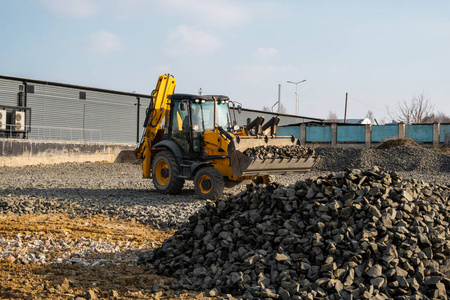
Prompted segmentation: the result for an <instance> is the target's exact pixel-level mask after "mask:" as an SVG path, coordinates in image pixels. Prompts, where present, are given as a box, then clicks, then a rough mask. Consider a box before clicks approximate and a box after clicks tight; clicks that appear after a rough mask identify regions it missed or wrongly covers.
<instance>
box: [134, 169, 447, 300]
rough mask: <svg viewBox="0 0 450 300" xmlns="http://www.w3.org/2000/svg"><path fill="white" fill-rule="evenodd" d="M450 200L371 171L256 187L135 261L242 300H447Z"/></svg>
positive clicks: (210, 209)
mask: <svg viewBox="0 0 450 300" xmlns="http://www.w3.org/2000/svg"><path fill="white" fill-rule="evenodd" d="M449 197H450V189H449V187H447V186H442V185H438V184H428V183H424V182H422V181H417V180H402V178H401V176H400V175H399V174H398V173H396V172H391V173H389V172H383V171H380V170H379V169H378V168H373V169H371V170H367V171H362V170H359V169H354V170H346V171H344V172H339V173H335V174H333V173H332V174H329V175H327V176H319V177H314V178H310V179H308V180H305V181H298V182H297V183H295V184H291V185H289V186H279V185H278V184H276V183H272V184H270V185H268V186H262V185H259V186H256V187H253V188H251V189H248V190H246V191H242V192H241V193H240V194H238V195H236V196H233V197H230V198H228V199H226V200H221V201H217V202H210V203H209V204H208V205H207V206H206V207H205V209H203V210H201V211H200V212H199V213H198V214H195V215H193V216H192V217H191V218H190V222H189V223H188V224H187V225H186V227H185V228H183V229H181V230H179V231H178V232H177V233H176V234H175V235H174V236H172V237H171V238H170V239H168V240H166V241H165V242H164V244H163V245H162V246H161V247H160V248H158V249H156V250H155V251H154V252H151V253H150V254H147V255H146V256H143V257H141V258H140V260H139V261H140V263H146V264H148V263H149V264H153V266H154V267H155V269H156V272H157V273H158V274H160V275H164V276H171V277H175V278H176V279H177V281H176V282H175V285H176V286H178V287H180V288H188V289H202V290H205V289H206V290H208V291H209V294H210V295H218V294H221V293H230V294H232V295H235V296H241V297H242V299H262V298H271V299H316V298H318V299H390V298H395V299H428V298H433V299H446V297H447V296H448V295H449V294H450V291H449V289H450V279H449V277H448V274H450V229H449V221H450V213H449V205H450V202H449Z"/></svg>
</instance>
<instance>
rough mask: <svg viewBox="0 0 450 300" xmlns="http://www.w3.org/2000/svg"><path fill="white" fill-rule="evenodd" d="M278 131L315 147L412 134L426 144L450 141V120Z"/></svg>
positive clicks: (282, 128)
mask: <svg viewBox="0 0 450 300" xmlns="http://www.w3.org/2000/svg"><path fill="white" fill-rule="evenodd" d="M277 135H280V136H291V135H293V136H294V137H296V138H299V139H300V140H301V141H302V144H304V145H308V146H311V147H317V146H326V145H330V146H336V145H339V146H342V147H366V148H369V147H371V146H373V145H376V144H377V143H381V142H383V141H385V140H388V139H391V138H408V139H412V140H414V141H415V142H417V143H419V144H423V145H425V146H426V145H429V146H435V147H436V146H438V145H439V144H449V145H450V124H438V123H435V124H413V125H405V124H403V123H400V124H395V125H392V124H389V125H374V126H372V125H367V124H366V125H361V124H339V123H337V124H317V123H314V124H300V125H298V124H295V125H288V126H280V127H279V128H278V132H277Z"/></svg>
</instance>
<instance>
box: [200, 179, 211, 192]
mask: <svg viewBox="0 0 450 300" xmlns="http://www.w3.org/2000/svg"><path fill="white" fill-rule="evenodd" d="M198 187H199V189H200V192H201V193H202V194H208V193H209V192H211V189H212V182H211V178H209V176H207V175H202V176H201V177H200V179H199V181H198Z"/></svg>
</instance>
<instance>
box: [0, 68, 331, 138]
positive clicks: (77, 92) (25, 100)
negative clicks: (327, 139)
mask: <svg viewBox="0 0 450 300" xmlns="http://www.w3.org/2000/svg"><path fill="white" fill-rule="evenodd" d="M151 87H153V85H152V84H150V87H149V89H150V88H151ZM150 99H151V96H150V95H144V94H136V93H129V92H121V91H114V90H106V89H100V88H94V87H86V86H78V85H72V84H65V83H58V82H48V81H43V80H35V79H28V78H18V77H11V76H3V75H0V138H1V137H7V138H24V139H37V140H71V141H87V142H114V143H135V142H137V141H138V139H139V136H140V134H141V132H142V125H143V123H144V120H145V116H146V115H145V114H146V109H147V107H148V105H149V103H150ZM232 114H233V115H234V116H235V117H236V120H237V123H238V125H241V126H242V125H246V124H248V122H251V121H253V120H254V119H256V118H257V117H260V116H263V117H264V119H265V122H267V121H269V120H270V119H271V118H272V117H275V116H279V117H280V123H279V125H280V126H281V125H287V124H292V123H305V122H322V121H323V120H322V119H316V118H308V117H303V116H295V115H288V114H278V113H273V112H267V111H259V110H253V109H246V108H242V110H241V113H240V114H239V113H238V112H237V109H236V110H234V111H232Z"/></svg>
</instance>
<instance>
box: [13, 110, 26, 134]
mask: <svg viewBox="0 0 450 300" xmlns="http://www.w3.org/2000/svg"><path fill="white" fill-rule="evenodd" d="M14 122H15V124H16V126H15V130H16V131H25V112H24V111H16V112H14Z"/></svg>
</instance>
